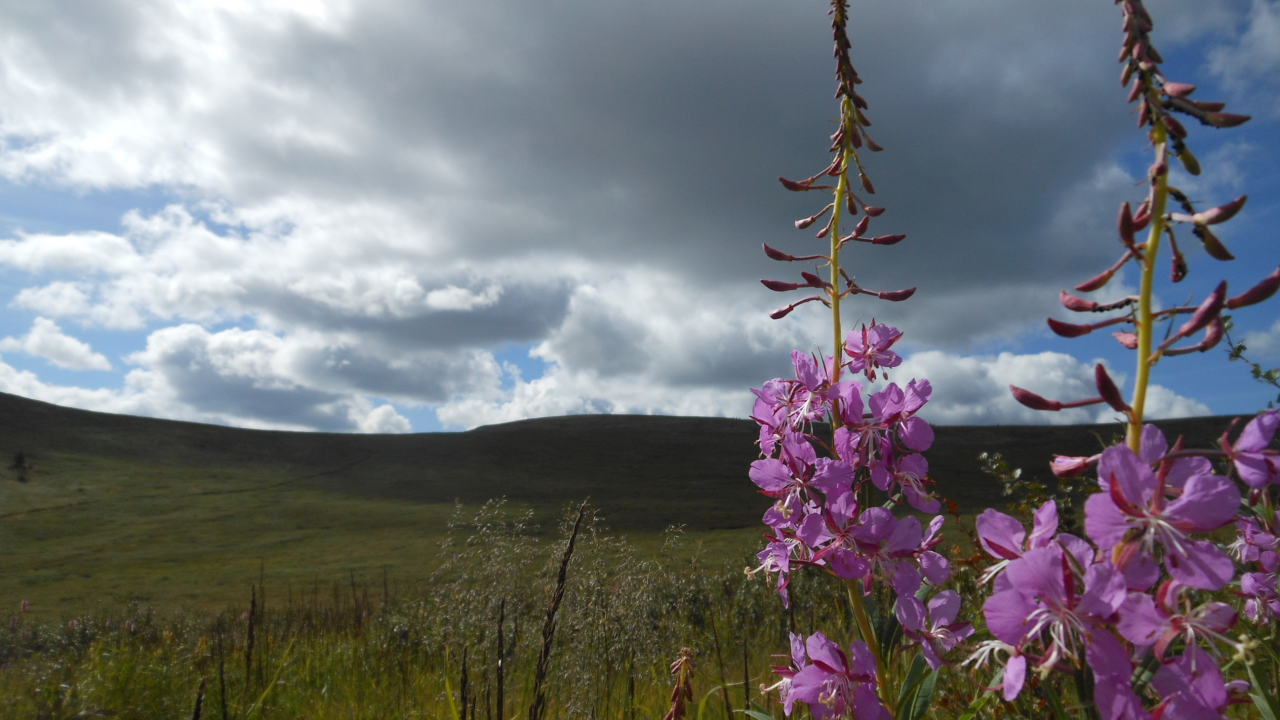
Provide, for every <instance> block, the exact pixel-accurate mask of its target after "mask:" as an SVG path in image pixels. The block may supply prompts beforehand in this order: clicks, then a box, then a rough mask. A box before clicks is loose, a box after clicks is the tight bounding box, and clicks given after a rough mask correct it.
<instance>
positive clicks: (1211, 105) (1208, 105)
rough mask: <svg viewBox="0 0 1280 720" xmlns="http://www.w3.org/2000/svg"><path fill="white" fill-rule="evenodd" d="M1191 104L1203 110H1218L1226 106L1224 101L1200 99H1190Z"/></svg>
mask: <svg viewBox="0 0 1280 720" xmlns="http://www.w3.org/2000/svg"><path fill="white" fill-rule="evenodd" d="M1191 104H1192V105H1195V106H1196V107H1197V108H1199V109H1201V110H1203V111H1205V112H1219V111H1221V110H1222V109H1223V108H1225V107H1226V106H1227V104H1226V103H1224V102H1206V101H1202V100H1192V101H1191Z"/></svg>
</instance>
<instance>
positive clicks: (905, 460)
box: [871, 453, 941, 514]
mask: <svg viewBox="0 0 1280 720" xmlns="http://www.w3.org/2000/svg"><path fill="white" fill-rule="evenodd" d="M928 473H929V462H928V461H927V460H925V459H924V456H923V455H920V454H919V453H910V454H908V455H903V456H900V457H898V458H895V459H885V460H883V461H882V462H879V463H877V464H875V465H873V466H872V467H871V482H873V483H875V485H876V487H878V488H880V489H881V490H883V491H885V492H888V493H889V494H890V495H892V494H893V492H891V491H890V488H891V487H892V486H894V485H897V486H899V487H901V488H902V494H903V495H904V496H906V498H907V502H908V503H911V507H913V508H915V509H917V510H919V511H920V512H925V513H930V514H932V513H936V512H938V508H939V507H941V504H940V503H939V502H938V500H937V498H934V497H931V496H930V495H929V491H928V490H927V489H925V486H924V479H925V476H926V475H928Z"/></svg>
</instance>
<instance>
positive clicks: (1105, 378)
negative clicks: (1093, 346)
mask: <svg viewBox="0 0 1280 720" xmlns="http://www.w3.org/2000/svg"><path fill="white" fill-rule="evenodd" d="M1093 382H1094V384H1095V385H1097V387H1098V394H1099V395H1101V396H1102V399H1103V400H1104V401H1105V402H1106V403H1107V404H1108V405H1110V406H1111V409H1112V410H1115V411H1116V412H1122V413H1127V412H1129V411H1130V410H1131V409H1132V408H1130V407H1129V404H1128V403H1126V402H1125V401H1124V398H1123V397H1122V396H1121V395H1120V388H1118V387H1116V384H1115V381H1113V380H1112V379H1111V376H1110V375H1108V374H1107V369H1106V368H1105V367H1103V366H1102V363H1098V364H1097V365H1094V366H1093Z"/></svg>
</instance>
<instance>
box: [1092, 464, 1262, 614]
mask: <svg viewBox="0 0 1280 720" xmlns="http://www.w3.org/2000/svg"><path fill="white" fill-rule="evenodd" d="M1098 478H1099V484H1100V485H1102V487H1103V488H1104V490H1107V492H1102V493H1096V494H1094V495H1091V496H1089V499H1088V500H1086V501H1085V505H1084V510H1085V532H1086V533H1088V535H1089V537H1090V539H1092V540H1093V541H1094V542H1095V543H1097V544H1098V546H1099V547H1102V548H1114V550H1113V557H1114V559H1115V561H1116V564H1117V566H1119V567H1120V568H1121V569H1124V568H1125V567H1126V566H1127V565H1128V564H1129V563H1130V562H1131V561H1133V560H1134V559H1135V558H1136V557H1138V556H1146V557H1147V558H1150V557H1151V556H1152V555H1153V554H1154V550H1155V545H1156V543H1157V542H1158V543H1159V544H1160V545H1162V546H1163V548H1164V564H1165V567H1166V568H1167V569H1168V570H1169V574H1170V575H1172V576H1173V577H1174V579H1176V580H1178V581H1180V582H1182V583H1184V584H1186V585H1189V586H1191V587H1194V588H1200V589H1203V590H1217V589H1219V588H1221V587H1222V586H1223V585H1226V584H1227V582H1229V581H1230V580H1231V578H1232V576H1233V575H1234V567H1233V565H1232V563H1231V558H1229V557H1227V555H1226V554H1224V553H1223V552H1222V551H1221V550H1219V549H1218V548H1217V547H1216V546H1215V545H1214V544H1213V543H1210V542H1206V541H1201V540H1192V539H1191V538H1189V537H1188V536H1187V534H1188V533H1191V532H1210V531H1213V530H1216V529H1218V528H1220V527H1222V526H1223V525H1225V524H1227V523H1228V522H1230V521H1231V519H1232V518H1233V517H1235V514H1236V511H1237V510H1238V509H1239V506H1240V492H1239V491H1238V490H1237V489H1236V487H1235V485H1234V484H1232V483H1231V482H1230V481H1229V480H1227V479H1226V478H1224V477H1221V476H1219V475H1203V474H1197V475H1193V476H1191V477H1190V478H1188V479H1187V480H1186V485H1185V486H1184V487H1183V491H1182V494H1181V496H1180V497H1178V498H1177V499H1176V500H1173V501H1169V500H1168V497H1167V493H1166V484H1165V482H1164V481H1163V480H1161V479H1160V478H1158V477H1157V476H1156V475H1155V474H1154V473H1153V472H1152V471H1151V467H1150V466H1149V465H1147V464H1146V463H1144V462H1142V461H1141V460H1140V459H1139V458H1138V456H1137V455H1135V454H1134V452H1133V451H1132V450H1130V449H1129V448H1128V446H1125V445H1116V446H1113V447H1110V448H1107V450H1106V451H1104V452H1103V453H1102V459H1101V460H1099V462H1098ZM1151 580H1154V578H1151Z"/></svg>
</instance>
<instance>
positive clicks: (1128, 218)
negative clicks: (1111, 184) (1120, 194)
mask: <svg viewBox="0 0 1280 720" xmlns="http://www.w3.org/2000/svg"><path fill="white" fill-rule="evenodd" d="M1116 227H1117V229H1118V230H1119V231H1120V242H1122V243H1124V244H1125V247H1133V213H1132V211H1130V209H1129V203H1128V202H1125V203H1124V204H1123V205H1121V206H1120V217H1118V218H1117V219H1116Z"/></svg>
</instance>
